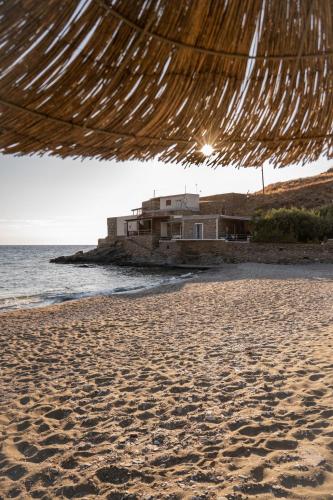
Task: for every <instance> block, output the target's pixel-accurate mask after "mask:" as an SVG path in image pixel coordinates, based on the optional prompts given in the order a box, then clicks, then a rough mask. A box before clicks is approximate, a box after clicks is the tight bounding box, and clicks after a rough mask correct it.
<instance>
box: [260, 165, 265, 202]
mask: <svg viewBox="0 0 333 500" xmlns="http://www.w3.org/2000/svg"><path fill="white" fill-rule="evenodd" d="M261 180H262V194H263V195H264V194H265V180H264V165H261Z"/></svg>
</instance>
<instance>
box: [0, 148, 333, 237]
mask: <svg viewBox="0 0 333 500" xmlns="http://www.w3.org/2000/svg"><path fill="white" fill-rule="evenodd" d="M330 166H332V165H331V164H330V163H329V162H327V161H324V160H322V161H320V162H317V163H313V164H310V165H308V166H305V167H301V166H293V167H286V168H282V169H273V168H272V167H270V166H265V167H264V172H265V182H266V184H269V183H272V182H278V181H283V180H288V179H295V178H298V177H307V176H310V175H315V174H318V173H320V172H324V171H325V170H327V169H328V168H329V167H330ZM185 185H186V190H187V192H192V193H195V192H199V193H200V194H201V195H208V194H217V193H224V192H232V191H233V192H241V193H246V192H247V191H248V190H249V191H257V190H259V189H261V171H260V170H259V169H255V168H243V169H234V168H233V167H227V168H222V167H219V168H218V169H216V170H212V169H211V168H209V167H207V166H201V167H196V166H193V167H191V168H187V169H184V168H183V167H181V166H179V165H166V164H162V163H158V162H156V161H155V162H154V161H152V162H146V163H140V162H135V161H132V162H123V163H116V162H114V161H109V162H106V161H104V162H98V161H95V160H85V161H80V160H71V159H67V160H61V159H55V158H50V157H44V158H39V157H13V156H1V155H0V245H1V244H2V245H6V244H8V245H9V244H11V245H15V244H17V245H20V244H22V245H23V244H35V245H38V244H54V245H56V244H66V243H67V244H92V245H94V244H95V243H96V242H97V239H98V238H100V237H104V236H106V218H107V217H109V216H115V215H127V214H129V213H130V210H131V209H132V208H137V207H139V206H141V202H142V200H145V199H148V198H151V197H152V196H153V193H154V189H155V190H156V196H159V195H168V194H173V193H174V194H177V193H183V192H184V190H185Z"/></svg>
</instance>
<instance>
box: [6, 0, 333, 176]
mask: <svg viewBox="0 0 333 500" xmlns="http://www.w3.org/2000/svg"><path fill="white" fill-rule="evenodd" d="M332 13H333V1H332V0H66V1H60V0H41V1H36V0H2V2H1V4H0V16H1V17H0V50H1V55H0V72H1V78H0V106H1V115H0V148H1V151H2V152H4V153H12V154H13V153H15V154H33V153H46V152H47V153H50V154H53V155H58V156H61V157H66V156H79V157H95V158H103V159H117V160H129V159H141V160H146V159H150V158H154V157H158V158H160V159H161V160H164V161H167V162H168V161H172V162H179V163H182V164H185V165H186V164H190V163H196V164H198V163H201V162H203V161H204V160H206V161H207V159H206V157H205V154H207V155H210V156H208V163H209V164H211V165H213V166H217V165H227V164H230V163H233V164H237V165H239V166H240V165H243V166H251V165H259V164H261V163H262V162H264V161H265V160H267V159H270V160H271V161H272V162H273V163H274V164H275V165H278V166H284V165H288V164H290V163H294V162H308V161H311V160H316V159H318V158H319V156H320V155H325V156H327V157H330V155H332V145H333V142H332V137H333V132H332V102H333V94H332V88H333V76H332V61H333V25H332ZM204 145H206V146H205V149H204V150H203V152H202V151H201V149H202V147H203V146H204ZM207 145H208V146H211V148H213V149H214V151H213V152H212V151H211V149H209V148H207Z"/></svg>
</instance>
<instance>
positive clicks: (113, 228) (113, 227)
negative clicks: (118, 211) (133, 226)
mask: <svg viewBox="0 0 333 500" xmlns="http://www.w3.org/2000/svg"><path fill="white" fill-rule="evenodd" d="M107 225H108V238H109V239H110V238H112V239H113V238H117V217H109V218H108V219H107Z"/></svg>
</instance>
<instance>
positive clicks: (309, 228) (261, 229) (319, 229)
mask: <svg viewBox="0 0 333 500" xmlns="http://www.w3.org/2000/svg"><path fill="white" fill-rule="evenodd" d="M330 213H331V212H330ZM327 228H328V224H327V222H326V218H325V217H323V216H322V215H321V214H320V212H319V211H317V212H315V211H314V210H306V209H301V208H278V209H272V210H269V211H268V212H266V213H265V214H263V215H260V216H258V217H256V218H255V220H254V228H253V241H262V242H273V243H296V242H302V243H307V242H311V241H312V242H313V241H320V240H322V239H323V238H325V237H326V236H327Z"/></svg>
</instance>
